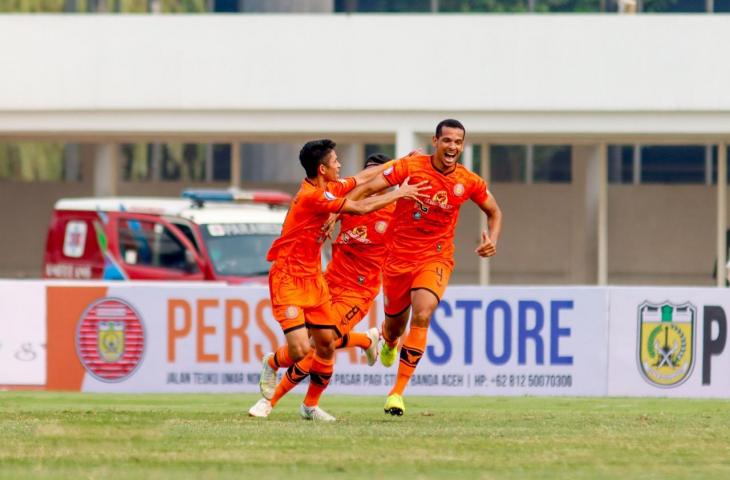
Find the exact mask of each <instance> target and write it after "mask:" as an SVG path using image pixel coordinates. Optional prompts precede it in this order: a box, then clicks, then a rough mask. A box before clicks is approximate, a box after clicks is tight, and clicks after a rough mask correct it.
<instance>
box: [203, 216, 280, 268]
mask: <svg viewBox="0 0 730 480" xmlns="http://www.w3.org/2000/svg"><path fill="white" fill-rule="evenodd" d="M201 227H202V228H201V230H202V232H203V239H204V241H205V245H206V247H207V249H208V254H209V255H210V258H211V261H212V262H213V268H214V269H215V271H216V273H217V274H218V275H231V276H236V277H256V276H263V275H268V273H269V268H270V266H271V264H270V263H269V262H267V261H266V253H267V252H268V251H269V248H270V247H271V244H272V243H273V242H274V240H275V239H276V238H277V237H278V236H279V233H281V225H280V224H278V223H210V224H206V225H202V226H201Z"/></svg>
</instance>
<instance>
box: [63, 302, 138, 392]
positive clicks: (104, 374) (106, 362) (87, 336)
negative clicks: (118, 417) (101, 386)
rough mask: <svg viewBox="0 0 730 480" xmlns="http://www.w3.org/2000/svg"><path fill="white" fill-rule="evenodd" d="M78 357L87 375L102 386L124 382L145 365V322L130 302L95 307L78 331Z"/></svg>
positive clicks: (81, 322) (110, 303)
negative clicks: (104, 383) (107, 383)
mask: <svg viewBox="0 0 730 480" xmlns="http://www.w3.org/2000/svg"><path fill="white" fill-rule="evenodd" d="M75 340H76V354H77V355H78V357H79V360H80V361H81V364H82V365H83V366H84V368H85V369H86V371H87V372H89V373H90V374H91V376H93V377H94V378H96V379H97V380H101V381H102V382H110V383H113V382H121V381H123V380H125V379H126V378H128V377H130V376H131V375H132V374H133V373H134V372H135V371H136V370H137V367H139V365H140V364H141V362H142V356H143V354H144V349H145V332H144V325H143V323H142V318H141V317H140V315H139V314H138V313H137V311H136V310H135V309H134V307H132V305H131V304H129V303H128V302H126V301H124V300H121V299H119V298H102V299H100V300H96V301H95V302H94V303H92V304H91V305H90V306H89V307H88V308H87V309H86V311H85V312H84V314H83V315H82V316H81V318H80V319H79V323H78V325H77V327H76V338H75Z"/></svg>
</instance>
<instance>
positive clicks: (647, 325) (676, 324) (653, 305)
mask: <svg viewBox="0 0 730 480" xmlns="http://www.w3.org/2000/svg"><path fill="white" fill-rule="evenodd" d="M610 296H611V297H610V302H611V312H610V322H609V323H610V333H609V335H610V336H609V372H608V378H609V383H608V394H609V395H622V396H661V397H664V396H669V397H725V398H727V397H728V396H730V375H727V371H728V369H730V348H726V346H727V318H728V313H730V295H728V292H727V290H724V289H717V288H612V289H611V290H610Z"/></svg>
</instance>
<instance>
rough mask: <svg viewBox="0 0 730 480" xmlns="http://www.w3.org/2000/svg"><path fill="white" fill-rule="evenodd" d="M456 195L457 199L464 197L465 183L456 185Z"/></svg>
mask: <svg viewBox="0 0 730 480" xmlns="http://www.w3.org/2000/svg"><path fill="white" fill-rule="evenodd" d="M454 195H456V196H457V197H460V196H462V195H464V184H463V183H457V184H456V185H454Z"/></svg>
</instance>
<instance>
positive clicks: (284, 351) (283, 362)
mask: <svg viewBox="0 0 730 480" xmlns="http://www.w3.org/2000/svg"><path fill="white" fill-rule="evenodd" d="M293 363H294V362H293V361H292V359H291V357H290V356H289V347H288V346H287V345H286V344H284V345H282V346H281V347H279V348H277V349H276V352H274V355H273V356H272V357H270V358H269V366H270V367H271V368H273V369H274V370H278V369H280V368H289V367H291V366H292V364H293Z"/></svg>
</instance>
